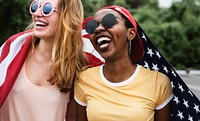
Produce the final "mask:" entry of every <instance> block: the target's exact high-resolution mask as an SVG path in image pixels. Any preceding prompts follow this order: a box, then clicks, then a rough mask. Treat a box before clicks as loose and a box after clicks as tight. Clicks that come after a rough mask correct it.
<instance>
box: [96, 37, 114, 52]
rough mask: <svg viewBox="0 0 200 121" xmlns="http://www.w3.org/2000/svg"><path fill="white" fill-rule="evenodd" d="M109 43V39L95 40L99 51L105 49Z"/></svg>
mask: <svg viewBox="0 0 200 121" xmlns="http://www.w3.org/2000/svg"><path fill="white" fill-rule="evenodd" d="M110 42H111V39H110V38H108V37H100V38H98V39H97V44H98V46H99V48H100V49H105V48H107V47H108V45H109V43H110Z"/></svg>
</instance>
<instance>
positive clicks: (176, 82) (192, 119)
mask: <svg viewBox="0 0 200 121" xmlns="http://www.w3.org/2000/svg"><path fill="white" fill-rule="evenodd" d="M138 33H139V35H140V37H141V39H142V43H143V46H144V51H145V54H144V57H143V59H142V60H141V61H140V62H139V63H138V64H140V65H142V66H144V67H145V68H148V69H151V70H157V71H160V72H161V73H164V74H165V75H167V76H168V77H169V78H170V80H171V86H172V89H173V93H174V97H173V99H172V109H171V118H172V121H200V107H199V106H200V101H199V99H198V98H197V97H196V96H195V95H194V93H193V92H192V91H191V90H190V89H189V88H188V87H187V85H186V84H185V83H184V81H183V80H182V79H181V78H180V76H179V75H178V74H177V72H176V71H175V70H174V69H173V67H172V66H171V65H170V64H169V63H168V62H167V60H166V59H165V58H164V57H163V56H162V54H161V53H160V52H159V50H158V49H156V47H155V46H154V45H153V43H152V42H151V40H150V39H149V38H148V37H147V35H146V34H145V33H144V31H143V30H142V28H141V27H140V26H139V25H138Z"/></svg>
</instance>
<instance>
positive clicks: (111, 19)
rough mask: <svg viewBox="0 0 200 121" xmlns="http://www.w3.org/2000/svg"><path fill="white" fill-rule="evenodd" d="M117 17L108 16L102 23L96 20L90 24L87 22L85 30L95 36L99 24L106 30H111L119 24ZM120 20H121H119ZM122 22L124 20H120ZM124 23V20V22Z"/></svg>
mask: <svg viewBox="0 0 200 121" xmlns="http://www.w3.org/2000/svg"><path fill="white" fill-rule="evenodd" d="M116 18H119V17H116V16H114V15H113V14H106V15H105V16H104V17H103V19H102V21H101V22H97V21H96V20H94V19H93V20H90V21H89V22H87V24H86V26H85V30H86V32H87V33H89V34H93V33H94V31H95V30H96V28H97V27H98V26H99V24H100V23H101V24H102V26H103V27H104V28H105V29H109V28H111V27H112V26H113V25H115V24H116V23H117V20H116ZM119 19H120V18H119ZM120 20H122V19H120ZM122 21H123V22H124V20H122Z"/></svg>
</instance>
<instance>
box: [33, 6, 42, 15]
mask: <svg viewBox="0 0 200 121" xmlns="http://www.w3.org/2000/svg"><path fill="white" fill-rule="evenodd" d="M33 15H35V16H42V8H41V7H39V8H38V9H37V10H36V11H35V13H33Z"/></svg>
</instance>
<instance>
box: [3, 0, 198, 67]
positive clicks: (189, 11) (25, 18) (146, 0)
mask: <svg viewBox="0 0 200 121" xmlns="http://www.w3.org/2000/svg"><path fill="white" fill-rule="evenodd" d="M30 2H31V0H25V1H22V0H12V1H5V0H0V11H1V12H0V27H1V29H0V42H1V43H0V44H2V43H3V42H4V41H5V40H6V39H7V38H8V37H9V36H11V35H12V34H14V33H17V32H19V31H22V30H24V29H25V28H26V26H27V25H28V23H29V22H30V21H31V17H30V14H29V4H30ZM82 2H83V5H84V10H85V12H84V13H85V18H86V17H88V16H91V15H93V14H94V12H95V11H96V10H97V9H98V8H100V7H102V6H105V5H112V4H116V5H121V6H124V7H125V8H127V9H128V10H129V11H130V12H131V13H132V15H133V16H134V18H135V19H136V20H137V22H138V23H139V24H140V26H141V27H142V28H143V30H144V31H145V33H146V34H147V35H148V37H149V38H150V39H151V40H152V42H153V43H154V44H155V45H156V47H157V48H158V49H159V50H160V51H161V53H162V54H163V55H164V56H165V58H166V59H167V60H168V61H169V62H170V63H171V65H173V66H174V67H175V68H176V69H186V68H194V69H200V9H199V8H200V0H182V1H176V2H175V1H174V2H173V4H172V6H171V7H170V8H161V7H159V6H158V1H157V0H82Z"/></svg>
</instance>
